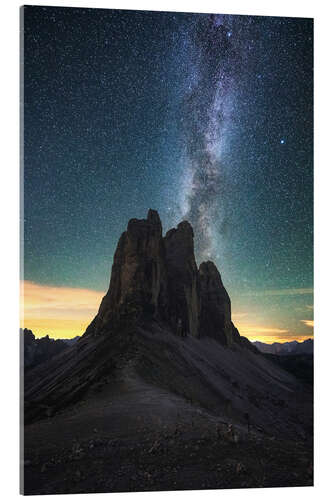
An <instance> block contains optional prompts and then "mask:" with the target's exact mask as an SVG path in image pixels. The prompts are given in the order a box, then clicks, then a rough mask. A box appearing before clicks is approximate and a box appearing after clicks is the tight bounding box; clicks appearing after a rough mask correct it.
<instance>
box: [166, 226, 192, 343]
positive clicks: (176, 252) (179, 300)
mask: <svg viewBox="0 0 333 500" xmlns="http://www.w3.org/2000/svg"><path fill="white" fill-rule="evenodd" d="M193 237H194V235H193V229H192V226H191V225H190V224H189V223H188V222H187V221H183V222H181V223H180V224H178V226H177V229H171V230H170V231H168V232H167V234H166V236H165V238H164V245H165V255H166V268H167V277H168V290H169V321H170V323H171V325H172V326H173V328H176V331H178V333H179V334H181V335H187V334H190V335H193V336H194V337H198V336H199V317H200V290H199V284H198V268H197V264H196V262H195V257H194V244H193Z"/></svg>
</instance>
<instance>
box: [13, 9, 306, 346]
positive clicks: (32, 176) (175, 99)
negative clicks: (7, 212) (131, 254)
mask: <svg viewBox="0 0 333 500" xmlns="http://www.w3.org/2000/svg"><path fill="white" fill-rule="evenodd" d="M23 9H24V22H23V25H22V30H24V173H23V175H24V276H23V281H22V286H23V287H24V288H23V293H24V296H25V303H24V316H25V318H24V324H25V326H27V327H30V328H32V329H33V330H34V331H35V332H36V333H37V335H39V336H41V335H44V334H46V333H49V334H50V336H55V337H71V336H74V335H76V334H80V333H83V331H84V328H85V326H86V325H87V324H88V323H89V322H90V321H91V319H92V318H93V316H94V314H95V312H96V310H97V308H98V304H99V301H100V298H101V297H102V295H103V293H105V291H106V289H107V287H108V283H109V277H110V269H111V265H112V258H113V253H114V251H115V247H116V244H117V241H118V238H119V236H120V234H121V232H122V231H123V230H124V229H125V228H126V225H127V222H128V220H129V219H130V218H133V217H136V218H144V217H145V216H146V213H147V210H148V209H149V208H154V209H157V210H158V211H159V214H160V217H161V220H162V223H163V227H164V230H165V231H166V230H168V229H170V228H171V227H174V226H175V225H177V224H178V223H179V222H180V221H181V220H182V219H187V220H189V221H190V222H191V224H192V225H193V228H194V231H195V250H196V258H197V262H198V264H199V263H200V262H201V261H203V260H213V261H214V262H215V263H216V265H217V266H218V268H219V270H220V272H221V275H222V280H223V282H224V285H225V287H226V288H227V290H228V293H229V295H230V297H231V303H232V311H233V320H234V323H235V324H236V326H238V328H239V330H240V332H241V333H242V334H244V335H247V336H248V337H249V338H250V339H252V340H254V339H260V340H263V341H268V342H272V341H274V340H281V341H283V340H292V339H299V340H302V339H305V338H309V337H311V336H312V335H313V21H312V19H301V18H283V17H255V16H236V15H235V16H233V15H222V14H221V15H209V14H182V13H165V12H145V11H121V10H104V9H83V8H82V9H79V8H55V7H30V6H29V7H24V8H23ZM64 297H66V300H65V299H64Z"/></svg>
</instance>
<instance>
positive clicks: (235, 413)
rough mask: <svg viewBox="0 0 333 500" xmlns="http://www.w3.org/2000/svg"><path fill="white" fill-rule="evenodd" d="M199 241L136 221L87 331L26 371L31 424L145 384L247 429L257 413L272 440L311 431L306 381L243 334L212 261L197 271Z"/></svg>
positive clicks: (187, 229) (187, 231)
mask: <svg viewBox="0 0 333 500" xmlns="http://www.w3.org/2000/svg"><path fill="white" fill-rule="evenodd" d="M193 238H194V235H193V230H192V228H191V226H190V224H189V223H188V222H186V221H184V222H181V223H180V224H179V225H178V227H177V228H176V229H171V230H170V231H168V232H167V233H166V235H165V236H164V237H163V235H162V226H161V222H160V219H159V216H158V214H157V212H156V211H153V210H149V212H148V216H147V219H144V220H137V219H132V220H130V221H129V223H128V227H127V231H125V232H124V233H123V234H122V235H121V237H120V240H119V243H118V246H117V249H116V252H115V256H114V261H113V266H112V273H111V280H110V286H109V289H108V291H107V293H106V295H105V297H104V298H103V300H102V303H101V305H100V308H99V311H98V313H97V315H96V317H95V318H94V320H93V321H92V323H91V324H90V325H89V327H88V328H87V330H86V332H85V334H84V335H83V336H82V337H81V338H80V339H79V340H78V342H76V344H75V345H73V346H72V347H70V348H68V349H66V350H65V351H63V352H62V353H60V354H59V355H57V356H56V357H54V358H53V359H52V360H51V361H50V362H49V363H44V364H42V365H40V366H39V367H36V368H35V369H34V370H31V371H30V372H29V373H28V374H27V376H26V378H25V419H26V422H32V421H35V420H40V419H42V418H45V416H51V415H53V414H54V413H57V412H61V411H63V410H64V409H66V408H67V407H68V406H69V405H73V404H74V403H76V402H78V401H82V400H83V399H84V400H89V398H92V397H93V394H94V391H95V390H97V389H98V388H102V387H103V386H104V385H106V386H108V387H109V388H111V389H112V391H111V392H112V393H113V394H114V393H119V391H120V389H119V388H120V387H122V388H124V387H126V386H128V385H130V386H131V387H132V386H133V385H134V386H135V387H140V386H141V385H142V384H143V383H145V384H149V386H150V387H151V388H152V390H153V391H154V390H155V391H157V392H158V391H161V390H163V393H164V397H165V401H167V400H168V398H172V397H173V396H174V395H175V394H177V395H178V396H180V397H181V398H183V399H184V400H185V401H190V402H191V404H194V405H196V406H197V407H200V408H205V409H206V410H207V411H209V412H213V413H214V414H215V415H219V416H220V417H221V416H222V417H225V418H227V419H232V421H234V422H240V423H242V424H244V415H250V416H251V417H250V418H251V421H252V422H253V425H255V426H257V427H258V428H260V429H265V431H266V432H268V433H273V432H282V433H283V432H284V433H287V434H295V433H301V434H302V432H304V430H303V428H304V425H305V426H308V427H309V426H310V423H309V422H310V420H311V416H309V419H310V420H309V419H307V418H306V419H305V420H304V421H303V420H302V418H299V417H298V416H297V413H298V410H299V408H298V406H297V405H298V403H299V395H300V394H302V386H301V384H300V383H299V382H298V381H297V380H296V379H295V378H294V377H293V376H292V375H290V374H287V373H286V372H285V371H284V370H281V369H280V368H279V367H278V366H276V365H274V364H272V363H270V361H268V360H266V359H265V358H264V357H263V356H262V355H260V354H259V351H258V350H257V349H256V347H255V346H253V345H252V344H251V343H250V342H249V341H248V340H247V339H246V338H244V337H241V336H240V335H239V333H238V331H237V328H236V327H235V326H234V325H233V323H232V320H231V304H230V298H229V296H228V293H227V291H226V290H225V288H224V286H223V283H222V280H221V276H220V274H219V272H218V270H217V268H216V266H215V265H214V264H213V262H204V263H202V264H201V265H200V267H199V269H198V267H197V265H196V261H195V257H194V245H193ZM154 388H155V389H154ZM111 389H110V390H111ZM122 390H123V389H122ZM131 397H133V394H131ZM114 404H115V405H116V404H117V403H116V400H115V401H114ZM141 404H143V402H142V401H141V400H140V397H139V393H138V395H137V405H138V407H140V405H141ZM148 411H150V410H149V409H148Z"/></svg>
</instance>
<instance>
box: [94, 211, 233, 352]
mask: <svg viewBox="0 0 333 500" xmlns="http://www.w3.org/2000/svg"><path fill="white" fill-rule="evenodd" d="M141 320H144V321H145V322H147V320H151V321H157V322H160V323H163V324H165V325H167V326H168V328H169V329H171V330H172V331H173V332H174V333H175V334H178V335H180V336H187V335H191V336H194V337H213V338H214V339H216V340H218V341H219V342H221V343H222V344H225V345H231V344H232V343H234V342H237V343H239V340H238V339H239V338H240V336H239V334H238V335H237V334H236V333H238V332H237V330H236V329H235V327H234V325H233V324H232V322H231V304H230V298H229V295H228V293H227V291H226V290H225V288H224V286H223V283H222V279H221V276H220V273H219V271H218V269H217V267H216V266H215V264H214V263H213V262H212V261H206V262H202V263H201V265H200V267H199V269H198V267H197V264H196V261H195V256H194V233H193V228H192V226H191V224H190V223H189V222H188V221H186V220H184V221H182V222H180V223H179V224H178V226H177V228H173V229H170V230H169V231H168V232H167V233H166V235H165V237H163V236H162V224H161V220H160V217H159V214H158V212H157V211H156V210H153V209H149V210H148V213H147V219H131V220H130V221H129V223H128V226H127V231H125V232H124V233H123V234H122V235H121V237H120V239H119V242H118V246H117V249H116V252H115V255H114V262H113V266H112V273H111V280H110V286H109V290H108V292H107V294H106V295H105V297H104V298H103V300H102V303H101V305H100V308H99V311H98V314H97V316H96V318H95V319H94V321H93V322H92V324H91V325H90V326H89V327H88V329H87V333H91V332H92V333H93V334H99V333H101V332H107V331H110V327H111V326H113V327H115V325H116V328H121V325H122V324H123V322H124V321H125V323H126V324H127V323H128V322H130V323H131V324H133V325H135V324H138V322H140V321H141ZM117 325H118V326H117Z"/></svg>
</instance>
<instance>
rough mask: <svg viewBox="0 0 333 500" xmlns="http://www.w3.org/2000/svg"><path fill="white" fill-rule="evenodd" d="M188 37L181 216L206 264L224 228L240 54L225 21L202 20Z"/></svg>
mask: <svg viewBox="0 0 333 500" xmlns="http://www.w3.org/2000/svg"><path fill="white" fill-rule="evenodd" d="M229 24H230V22H229ZM190 38H191V43H192V47H191V49H192V59H191V61H192V64H193V69H194V72H193V80H192V82H191V85H190V88H189V90H188V92H186V95H185V99H184V105H183V113H184V116H185V119H184V121H183V126H184V129H183V133H184V136H185V138H186V139H185V159H184V163H185V169H184V170H185V172H184V191H185V193H184V203H183V212H184V213H183V216H184V218H186V219H189V220H190V221H191V223H192V225H193V227H194V231H195V234H196V235H198V238H197V245H196V250H197V256H198V257H199V259H200V260H204V259H208V258H212V257H213V256H214V255H212V254H213V250H214V249H213V242H214V238H213V233H214V230H215V229H216V225H217V224H219V225H223V223H224V217H225V213H224V210H225V207H224V205H223V196H224V192H223V188H224V182H223V181H224V178H223V177H224V172H223V148H224V147H225V145H226V136H227V134H228V127H229V126H230V123H229V122H230V115H231V114H232V111H233V99H234V95H233V93H234V91H235V87H236V85H237V82H236V81H235V79H236V73H237V70H238V69H239V60H240V56H241V54H240V52H239V51H238V52H236V51H235V48H234V45H233V42H232V31H231V28H230V27H228V20H227V18H225V17H224V16H206V17H204V18H201V19H200V21H199V22H198V24H197V26H195V28H194V29H193V30H192V32H191V34H190Z"/></svg>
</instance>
